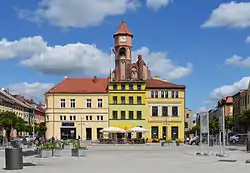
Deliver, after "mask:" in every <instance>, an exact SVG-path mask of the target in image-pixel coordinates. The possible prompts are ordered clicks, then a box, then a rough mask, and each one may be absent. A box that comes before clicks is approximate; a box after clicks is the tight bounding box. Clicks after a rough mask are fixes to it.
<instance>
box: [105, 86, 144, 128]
mask: <svg viewBox="0 0 250 173" xmlns="http://www.w3.org/2000/svg"><path fill="white" fill-rule="evenodd" d="M145 89H146V83H145V82H138V83H133V82H110V84H109V119H110V126H114V127H119V128H123V129H125V130H128V129H130V128H133V127H136V126H142V127H146V126H147V121H146V117H147V116H146V112H145V93H146V90H145Z"/></svg>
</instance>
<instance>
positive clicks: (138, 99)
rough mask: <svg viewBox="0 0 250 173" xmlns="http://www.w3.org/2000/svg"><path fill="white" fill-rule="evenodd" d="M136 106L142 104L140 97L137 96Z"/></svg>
mask: <svg viewBox="0 0 250 173" xmlns="http://www.w3.org/2000/svg"><path fill="white" fill-rule="evenodd" d="M137 104H142V102H141V96H137Z"/></svg>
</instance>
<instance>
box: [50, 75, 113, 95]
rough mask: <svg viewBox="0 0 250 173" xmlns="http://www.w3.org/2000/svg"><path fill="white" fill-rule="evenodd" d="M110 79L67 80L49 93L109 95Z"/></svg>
mask: <svg viewBox="0 0 250 173" xmlns="http://www.w3.org/2000/svg"><path fill="white" fill-rule="evenodd" d="M108 82H109V80H108V78H97V77H94V78H65V79H64V80H63V81H62V82H60V83H58V84H57V85H56V86H54V87H53V88H52V89H50V90H49V91H48V92H47V93H79V94H87V93H89V94H90V93H92V94H98V93H107V86H108Z"/></svg>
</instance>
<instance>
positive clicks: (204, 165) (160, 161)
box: [0, 144, 250, 173]
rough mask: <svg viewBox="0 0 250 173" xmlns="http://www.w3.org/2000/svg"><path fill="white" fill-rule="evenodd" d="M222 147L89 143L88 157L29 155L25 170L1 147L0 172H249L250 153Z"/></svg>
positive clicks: (60, 154) (67, 154) (61, 153)
mask: <svg viewBox="0 0 250 173" xmlns="http://www.w3.org/2000/svg"><path fill="white" fill-rule="evenodd" d="M218 151H219V149H218V147H213V148H210V153H211V155H210V156H196V153H197V152H199V147H197V146H180V147H176V146H165V147H160V145H159V144H148V145H95V146H89V150H88V151H87V155H86V156H85V157H79V158H74V157H71V156H70V154H71V153H70V150H64V151H62V152H60V153H57V154H58V156H57V157H53V158H47V159H39V158H34V157H27V158H25V159H24V162H25V163H33V164H35V165H36V166H25V167H24V169H23V170H18V171H7V170H4V169H3V168H4V167H5V161H4V151H0V173H6V172H25V173H34V172H35V173H52V172H53V173H55V171H57V172H60V173H69V172H70V173H74V172H80V171H81V172H87V173H111V172H117V173H152V172H154V173H158V172H159V173H161V172H174V173H183V172H185V173H189V172H190V173H200V172H201V171H202V173H211V172H213V173H224V172H225V173H229V172H242V173H244V172H249V170H250V164H246V163H245V161H246V160H247V159H250V154H249V153H246V152H243V151H241V150H239V149H238V150H227V157H224V158H218V157H216V156H215V154H216V153H218ZM221 159H223V160H237V161H236V162H231V163H230V162H219V161H218V160H221Z"/></svg>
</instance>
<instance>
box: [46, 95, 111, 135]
mask: <svg viewBox="0 0 250 173" xmlns="http://www.w3.org/2000/svg"><path fill="white" fill-rule="evenodd" d="M46 98H47V101H46V102H47V108H46V127H47V131H46V137H47V138H51V137H53V136H54V137H55V138H58V139H60V138H61V133H60V129H61V128H63V127H62V122H74V126H73V127H67V128H76V138H77V137H78V136H80V137H81V138H82V139H84V140H85V139H86V128H92V140H96V139H97V128H105V127H108V94H54V95H53V94H47V95H46ZM61 99H65V100H66V107H65V108H60V101H61ZM70 99H75V104H76V106H75V108H70ZM87 99H91V108H87ZM97 99H102V100H103V102H102V108H98V102H97ZM60 116H66V120H60ZM70 116H76V120H70ZM87 116H88V117H90V116H92V120H90V119H89V120H87V118H86V117H87ZM97 116H99V117H100V116H103V120H97Z"/></svg>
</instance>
